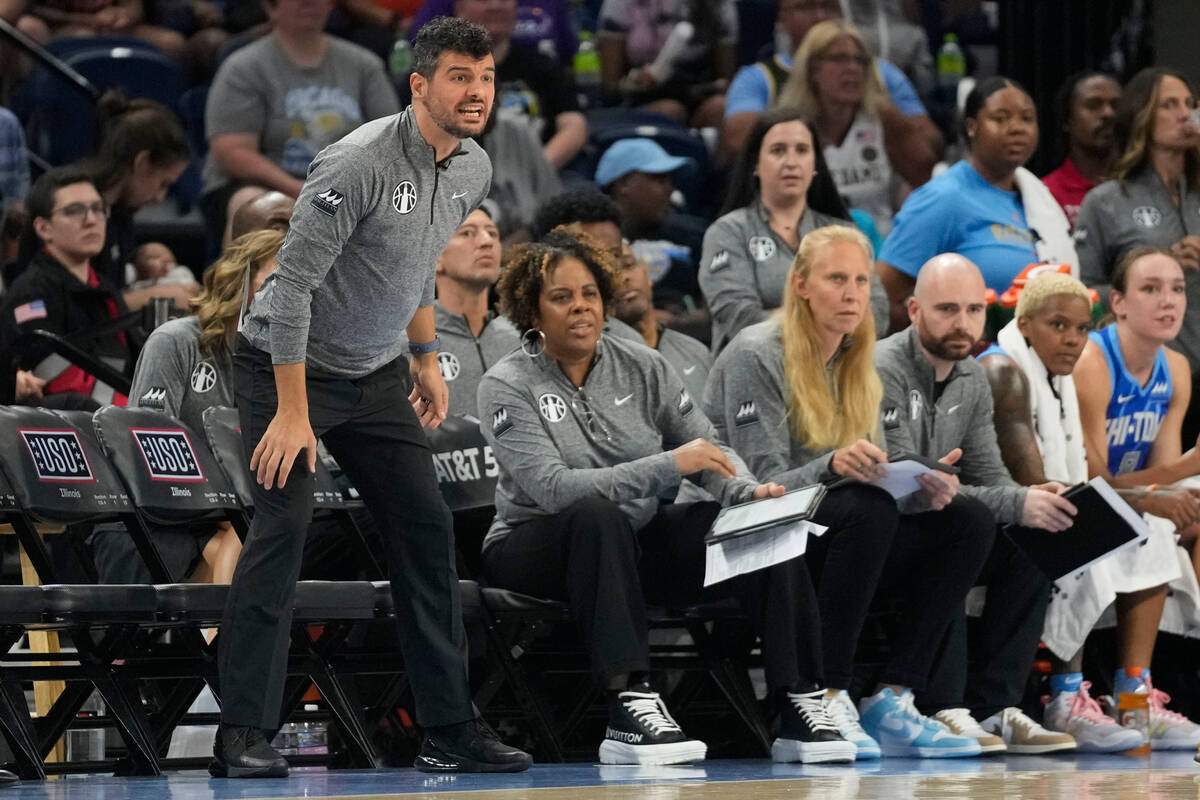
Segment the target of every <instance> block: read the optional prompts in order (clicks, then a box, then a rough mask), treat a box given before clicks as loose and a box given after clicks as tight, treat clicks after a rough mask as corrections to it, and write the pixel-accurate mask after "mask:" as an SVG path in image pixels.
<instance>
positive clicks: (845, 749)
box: [771, 689, 858, 764]
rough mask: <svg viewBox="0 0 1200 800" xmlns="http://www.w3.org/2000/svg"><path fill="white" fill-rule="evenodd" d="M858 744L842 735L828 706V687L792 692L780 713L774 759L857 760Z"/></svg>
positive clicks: (792, 760)
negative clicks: (826, 702) (825, 688)
mask: <svg viewBox="0 0 1200 800" xmlns="http://www.w3.org/2000/svg"><path fill="white" fill-rule="evenodd" d="M857 753H858V748H857V747H856V746H855V745H854V742H848V741H846V740H845V738H843V737H842V734H841V732H840V731H839V730H838V727H837V725H836V724H835V723H834V721H833V719H832V718H831V717H830V716H829V712H828V710H827V709H826V708H825V690H824V689H818V690H816V691H815V692H788V693H787V699H786V701H784V703H783V709H782V710H781V712H780V714H779V732H778V734H777V736H776V738H775V741H774V743H772V744H771V760H772V761H777V762H779V763H782V764H790V763H794V762H796V761H799V762H802V763H804V764H820V763H825V762H830V761H846V762H850V761H853V760H854V757H855V755H857Z"/></svg>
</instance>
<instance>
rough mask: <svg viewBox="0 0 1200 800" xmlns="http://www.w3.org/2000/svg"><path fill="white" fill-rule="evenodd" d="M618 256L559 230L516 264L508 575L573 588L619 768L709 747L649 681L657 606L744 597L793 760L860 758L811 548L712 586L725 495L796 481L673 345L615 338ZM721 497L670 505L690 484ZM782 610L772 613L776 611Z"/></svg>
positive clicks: (494, 386)
mask: <svg viewBox="0 0 1200 800" xmlns="http://www.w3.org/2000/svg"><path fill="white" fill-rule="evenodd" d="M617 270H618V266H617V265H616V264H615V263H614V259H613V257H612V254H611V253H610V252H608V251H607V250H601V249H599V248H598V247H597V246H596V245H595V244H593V243H592V241H591V240H590V238H589V237H587V236H586V234H582V235H579V236H572V235H570V234H569V233H568V232H566V231H562V230H556V231H552V232H551V233H550V234H548V235H547V236H545V237H544V238H543V239H542V240H541V242H539V243H535V244H530V245H521V246H519V247H518V248H516V249H515V250H514V251H513V252H512V254H511V255H510V257H509V258H508V260H507V261H506V263H505V266H504V271H503V276H502V277H501V279H500V283H499V295H500V307H501V310H503V311H504V313H505V315H506V316H507V317H508V318H509V320H511V321H512V323H513V324H514V325H515V326H516V327H517V330H519V331H521V336H522V345H521V350H520V351H518V352H515V353H511V354H510V355H508V356H506V357H505V358H504V360H502V361H501V362H500V363H498V364H496V365H495V366H494V367H492V368H491V369H490V370H488V372H487V374H486V375H484V376H483V380H482V381H480V384H479V410H480V416H481V417H482V421H481V423H480V428H481V429H482V431H483V435H484V437H485V438H486V439H487V440H488V443H489V444H490V445H491V446H492V449H493V452H494V454H495V457H496V462H497V464H498V466H499V468H500V474H499V478H498V484H497V488H496V519H495V521H494V522H493V523H492V527H491V530H490V531H489V532H488V536H487V538H486V539H485V540H484V551H483V564H484V571H485V574H486V575H487V576H488V577H489V579H490V580H491V582H492V584H493V585H495V586H500V587H504V588H507V589H510V590H513V591H518V592H523V593H526V594H530V595H534V596H538V597H546V598H554V599H560V600H566V601H568V602H569V603H570V607H571V613H572V616H573V618H574V620H575V622H576V624H577V625H578V626H579V628H580V629H581V632H582V636H583V639H584V642H585V644H586V646H587V648H588V651H589V653H590V655H591V665H592V674H593V678H594V679H595V681H596V682H597V684H598V685H599V686H601V687H603V689H604V690H606V692H607V695H608V726H607V730H606V732H605V738H604V741H603V742H602V743H601V745H600V761H601V762H602V763H606V764H673V763H683V762H689V761H697V760H700V759H702V758H704V756H705V754H706V750H707V748H706V746H705V744H704V743H703V742H700V741H696V740H694V739H690V738H688V737H687V736H686V735H685V734H684V733H683V731H682V730H681V729H680V727H679V725H678V723H676V722H675V720H674V719H672V717H671V714H670V712H669V711H667V708H666V705H665V703H664V702H663V700H662V698H661V697H660V696H659V695H658V693H657V692H655V691H654V690H653V689H652V688H651V685H650V683H649V656H648V647H647V622H646V608H645V604H646V602H650V603H663V604H666V605H670V606H674V607H679V606H686V605H689V604H691V603H694V602H697V601H699V600H701V599H702V598H704V599H712V598H714V597H715V596H728V595H732V596H734V597H735V598H736V599H737V600H738V601H739V603H740V604H741V606H742V608H743V609H745V610H746V612H747V614H748V615H749V616H750V618H751V620H752V621H753V623H754V625H755V627H756V628H757V632H758V633H759V634H760V636H761V637H762V641H763V646H762V649H763V660H764V665H765V671H766V679H767V684H768V686H769V687H770V690H771V693H772V700H773V701H774V702H775V703H776V704H777V707H778V709H779V711H780V714H781V717H780V720H781V721H780V729H779V734H778V738H777V739H776V740H775V743H774V744H773V746H772V757H773V758H774V759H775V760H777V761H805V762H813V761H852V760H853V759H854V754H855V747H854V745H853V744H852V743H850V742H847V741H846V740H845V739H843V738H842V736H841V734H839V733H838V731H837V728H836V727H835V726H834V725H833V723H832V721H831V720H830V719H829V717H828V715H827V714H826V712H825V706H824V703H823V701H822V696H823V694H824V688H823V687H822V686H821V684H820V682H819V679H818V676H819V675H820V657H819V655H818V654H819V652H820V620H819V619H818V618H817V614H816V602H815V599H814V597H813V589H812V584H811V583H810V581H809V578H808V571H807V568H806V567H805V565H804V563H803V561H802V560H801V559H799V558H795V559H791V560H789V561H786V562H784V563H781V564H777V565H775V566H772V567H768V568H765V569H762V570H759V571H757V572H753V573H749V574H747V575H742V576H738V577H736V578H733V579H731V580H730V581H727V582H722V583H719V584H716V585H715V586H714V587H713V588H712V589H710V590H708V591H703V590H702V588H701V587H702V584H703V579H704V568H705V545H704V541H703V539H704V534H705V533H706V532H707V531H708V530H709V528H710V527H711V526H712V523H713V520H714V519H715V518H716V515H717V513H718V512H719V511H720V508H721V506H722V505H732V504H736V503H742V502H746V501H748V500H751V499H761V498H765V497H769V496H777V495H779V494H782V491H783V490H782V487H780V486H778V485H777V484H774V483H765V484H764V483H759V481H758V480H757V479H756V478H755V477H754V476H753V475H752V474H750V472H749V471H748V470H747V469H746V466H745V464H744V463H742V461H741V459H739V458H738V456H737V455H736V454H735V453H734V452H733V451H732V450H731V449H729V448H728V447H726V446H724V445H723V444H721V443H720V440H719V438H718V437H717V434H716V431H715V429H714V428H713V426H712V423H710V422H709V421H708V419H707V418H706V417H705V416H704V412H703V411H701V409H700V408H699V401H698V399H693V398H692V396H691V395H690V394H689V393H688V391H687V390H686V389H685V388H684V386H683V383H682V382H681V380H680V379H679V377H678V376H677V375H676V374H675V372H674V371H673V370H672V369H671V368H670V367H669V366H668V364H667V361H666V359H664V358H663V357H662V355H661V354H659V353H658V352H656V351H654V350H651V349H650V348H648V347H645V346H644V345H642V344H640V343H635V342H628V341H626V340H624V339H619V338H616V337H612V336H602V335H601V332H602V326H603V323H604V315H605V312H606V309H608V308H610V307H612V305H613V302H614V294H615V286H617V285H619V280H620V278H619V276H618V275H617ZM685 477H686V478H687V479H688V481H689V482H694V483H696V484H698V485H699V486H700V487H702V488H703V489H705V490H706V491H707V492H708V493H709V494H710V495H711V496H712V497H713V498H716V499H717V502H711V501H708V502H695V503H686V502H676V503H669V504H661V503H660V501H659V498H660V497H662V496H663V495H666V494H670V493H671V492H672V491H674V490H676V489H678V488H680V487H681V485H685V482H684V478H685ZM768 609H769V611H768Z"/></svg>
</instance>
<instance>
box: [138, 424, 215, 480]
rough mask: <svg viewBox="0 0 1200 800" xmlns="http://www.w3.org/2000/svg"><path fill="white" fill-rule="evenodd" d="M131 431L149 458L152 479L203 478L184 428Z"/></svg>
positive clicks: (146, 457)
mask: <svg viewBox="0 0 1200 800" xmlns="http://www.w3.org/2000/svg"><path fill="white" fill-rule="evenodd" d="M129 432H130V433H132V434H133V438H134V441H136V442H137V444H138V447H139V448H140V449H141V451H142V457H143V458H145V459H146V469H148V470H149V471H150V479H151V480H156V481H203V480H204V472H203V470H201V469H200V460H199V459H197V458H196V451H195V450H193V449H192V443H191V441H190V440H189V439H188V435H187V433H185V432H184V431H182V430H180V429H179V428H130V429H129Z"/></svg>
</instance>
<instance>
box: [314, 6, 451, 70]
mask: <svg viewBox="0 0 1200 800" xmlns="http://www.w3.org/2000/svg"><path fill="white" fill-rule="evenodd" d="M420 8H421V0H335V2H334V6H333V12H332V13H331V14H330V15H329V22H328V23H326V25H325V30H326V31H327V32H329V33H331V34H333V35H334V36H338V37H341V38H342V39H348V40H350V41H351V42H354V43H355V44H357V45H361V46H363V47H365V48H367V49H368V50H370V51H371V52H372V53H374V54H375V55H377V56H379V57H380V58H382V59H384V60H387V58H388V56H389V55H390V53H391V50H392V46H393V44H394V43H395V41H396V38H397V37H402V36H407V35H408V30H409V25H410V24H412V21H413V16H414V15H415V14H416V13H417V11H418V10H419V9H420ZM446 13H447V14H449V13H450V12H446Z"/></svg>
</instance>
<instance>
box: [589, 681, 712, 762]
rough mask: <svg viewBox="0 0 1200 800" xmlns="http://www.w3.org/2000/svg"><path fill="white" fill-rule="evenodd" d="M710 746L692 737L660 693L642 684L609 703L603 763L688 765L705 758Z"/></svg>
mask: <svg viewBox="0 0 1200 800" xmlns="http://www.w3.org/2000/svg"><path fill="white" fill-rule="evenodd" d="M707 753H708V745H706V744H705V743H704V742H701V741H698V740H696V739H689V738H688V737H687V736H686V735H685V734H684V732H683V731H682V730H680V729H679V724H678V723H677V722H675V720H674V719H672V717H671V714H670V712H668V711H667V706H666V704H664V703H663V701H662V698H661V697H660V696H659V694H658V692H656V691H654V690H653V689H651V688H650V686H649V685H648V684H645V683H639V684H635V685H634V686H631V687H629V688H628V689H626V690H625V691H623V692H619V693H617V694H616V696H615V697H612V698H611V699H610V700H609V702H608V729H607V730H605V732H604V741H603V742H601V743H600V763H601V764H687V763H689V762H692V761H703V760H704V756H705V754H707Z"/></svg>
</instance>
